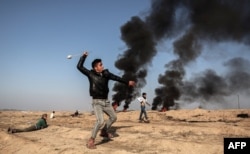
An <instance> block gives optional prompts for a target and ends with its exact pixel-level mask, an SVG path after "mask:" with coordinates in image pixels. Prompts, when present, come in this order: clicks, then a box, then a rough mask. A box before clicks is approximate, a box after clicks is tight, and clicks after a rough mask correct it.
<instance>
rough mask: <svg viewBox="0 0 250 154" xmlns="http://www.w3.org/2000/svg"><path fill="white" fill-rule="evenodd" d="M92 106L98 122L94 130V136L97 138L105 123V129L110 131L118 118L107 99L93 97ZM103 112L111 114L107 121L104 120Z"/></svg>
mask: <svg viewBox="0 0 250 154" xmlns="http://www.w3.org/2000/svg"><path fill="white" fill-rule="evenodd" d="M92 107H93V109H94V113H95V116H96V123H95V125H94V128H93V130H92V135H91V137H92V138H96V135H97V132H98V131H99V129H100V128H101V127H102V126H103V125H104V127H103V129H104V130H106V131H108V130H109V128H110V127H111V125H112V124H113V123H114V122H115V121H116V120H117V116H116V113H115V111H114V109H113V107H112V106H111V104H110V101H109V100H107V99H93V101H92ZM103 113H105V114H107V115H108V116H109V119H108V120H107V122H106V123H105V122H104V116H103Z"/></svg>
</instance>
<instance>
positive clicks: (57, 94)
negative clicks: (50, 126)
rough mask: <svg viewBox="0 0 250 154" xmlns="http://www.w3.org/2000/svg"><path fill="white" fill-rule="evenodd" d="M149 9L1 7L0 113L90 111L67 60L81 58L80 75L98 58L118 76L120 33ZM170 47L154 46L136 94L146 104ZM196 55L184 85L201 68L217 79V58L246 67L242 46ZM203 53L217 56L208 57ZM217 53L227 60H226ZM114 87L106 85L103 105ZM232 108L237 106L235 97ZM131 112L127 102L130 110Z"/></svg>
mask: <svg viewBox="0 0 250 154" xmlns="http://www.w3.org/2000/svg"><path fill="white" fill-rule="evenodd" d="M150 3H151V1H150V0H138V1H136V0H126V1H124V0H107V1H101V0H71V1H70V0H22V1H20V0H1V1H0V23H1V24H0V53H1V56H0V70H1V76H0V109H21V110H76V109H78V110H91V105H90V104H91V98H90V96H89V93H88V88H89V82H88V80H87V78H86V77H85V76H83V75H82V74H81V73H80V72H79V71H78V70H77V69H76V65H77V62H78V60H79V57H73V58H72V59H70V60H69V59H67V58H66V57H67V55H68V54H73V55H74V54H79V53H82V52H83V51H84V50H88V51H89V52H90V53H89V56H88V58H87V60H86V63H85V66H86V67H88V68H90V67H91V66H90V63H91V62H92V60H93V59H94V58H102V59H103V63H104V67H105V68H108V69H109V70H110V72H113V73H114V74H117V75H122V73H121V72H120V71H119V70H118V69H117V68H116V67H115V66H114V62H115V61H116V59H117V57H118V55H119V54H122V53H123V51H124V50H126V49H127V47H126V45H125V43H124V42H123V41H122V40H121V38H120V37H121V32H120V28H121V26H122V25H123V24H125V23H126V22H127V21H128V20H130V18H131V17H132V16H140V17H143V16H144V15H145V14H146V13H147V11H148V10H149V8H150ZM172 41H173V40H166V41H165V42H162V43H161V44H159V45H158V47H157V48H158V54H157V56H156V57H154V60H153V63H152V64H151V65H150V67H149V73H148V74H149V75H148V77H147V83H148V84H147V85H146V86H145V87H144V89H142V90H141V91H145V92H147V93H148V97H149V100H150V101H151V102H152V99H153V97H154V89H155V88H156V87H157V86H159V85H158V83H157V80H158V76H159V74H161V73H164V71H165V70H164V65H165V64H166V63H167V62H168V61H169V60H171V59H173V58H174V57H175V55H174V54H173V53H172V52H171V51H172V50H173V47H172V46H171V44H172ZM203 50H204V52H202V54H201V56H200V58H199V59H197V60H196V61H195V62H193V63H190V64H189V65H188V67H187V68H186V69H187V76H186V77H185V78H189V77H191V76H192V74H194V73H197V72H201V71H203V70H205V69H207V68H216V70H218V72H222V71H223V69H224V68H223V65H222V63H223V60H222V61H218V60H217V57H218V56H223V59H224V61H226V60H228V59H230V58H232V57H234V56H235V55H234V53H237V54H238V55H241V56H242V57H245V58H248V59H250V58H249V57H250V54H249V52H248V51H249V46H246V45H243V44H240V43H235V42H231V43H228V42H222V43H219V44H212V46H211V44H208V45H205V47H204V49H203ZM210 50H213V51H216V52H213V53H216V54H210V52H209V51H210ZM223 50H227V51H230V50H233V51H234V52H233V53H232V54H225V53H224V52H223ZM163 51H169V52H163ZM113 84H114V82H112V81H111V82H110V97H109V98H110V99H111V95H112V85H113ZM231 101H232V104H234V103H236V102H237V96H235V97H232V99H231ZM241 101H242V107H244V108H249V107H250V105H249V101H248V100H247V98H244V100H241ZM122 106H123V105H121V108H122ZM138 106H139V105H138V104H136V102H132V104H131V106H130V109H138ZM231 107H234V105H232V106H231Z"/></svg>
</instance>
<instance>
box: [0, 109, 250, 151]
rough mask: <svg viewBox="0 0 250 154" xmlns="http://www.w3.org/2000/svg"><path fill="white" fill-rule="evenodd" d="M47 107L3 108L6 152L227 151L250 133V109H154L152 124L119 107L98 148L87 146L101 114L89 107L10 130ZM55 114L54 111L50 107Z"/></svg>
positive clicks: (0, 124)
mask: <svg viewBox="0 0 250 154" xmlns="http://www.w3.org/2000/svg"><path fill="white" fill-rule="evenodd" d="M42 113H44V112H41V111H39V112H36V111H1V112H0V116H1V119H0V143H1V144H0V153H6V154H11V153H15V154H34V153H37V154H42V153H43V154H44V153H49V154H58V153H60V154H64V153H65V154H78V153H93V154H103V153H111V154H131V153H143V154H145V153H146V154H156V153H160V154H163V153H168V154H177V153H178V154H187V153H189V154H200V153H202V154H222V153H223V139H224V137H250V119H249V118H241V117H237V115H239V114H245V115H250V110H246V109H241V110H203V109H193V110H171V111H167V112H157V111H148V116H149V118H150V123H139V122H138V116H139V111H127V112H118V113H117V116H118V121H117V122H116V123H115V124H114V125H113V127H112V131H113V133H117V134H118V135H119V136H118V137H115V138H113V139H112V141H109V142H105V143H103V142H102V138H101V137H99V136H98V137H97V138H96V144H97V149H95V150H90V149H87V148H86V146H85V144H86V141H87V140H88V138H89V137H90V132H91V130H92V127H93V124H94V122H95V117H94V115H92V114H91V113H89V112H86V113H82V114H81V115H80V116H79V117H71V116H70V114H72V113H73V112H66V111H56V114H55V116H56V118H54V119H48V121H47V122H48V124H49V127H48V128H46V129H43V130H39V131H34V132H25V133H17V134H8V133H7V131H6V130H7V128H8V127H9V126H12V127H21V128H22V127H26V126H29V125H31V124H33V123H35V122H36V121H37V119H38V118H39V117H40V115H41V114H42ZM47 113H48V114H50V112H47Z"/></svg>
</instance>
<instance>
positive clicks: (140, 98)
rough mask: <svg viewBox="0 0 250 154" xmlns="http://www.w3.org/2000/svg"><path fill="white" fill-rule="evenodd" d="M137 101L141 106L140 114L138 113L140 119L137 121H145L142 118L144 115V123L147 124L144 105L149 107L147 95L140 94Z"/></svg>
mask: <svg viewBox="0 0 250 154" xmlns="http://www.w3.org/2000/svg"><path fill="white" fill-rule="evenodd" d="M137 100H138V101H139V102H140V104H141V113H140V117H139V121H140V122H143V121H145V120H144V119H143V118H142V116H143V115H144V118H145V119H146V121H145V122H149V121H148V116H147V112H146V104H147V105H148V106H150V104H149V103H148V101H147V93H142V96H141V97H139V98H137Z"/></svg>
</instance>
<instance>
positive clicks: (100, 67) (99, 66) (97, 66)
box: [92, 59, 104, 72]
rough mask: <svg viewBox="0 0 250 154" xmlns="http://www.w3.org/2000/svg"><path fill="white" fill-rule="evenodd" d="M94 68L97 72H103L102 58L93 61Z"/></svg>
mask: <svg viewBox="0 0 250 154" xmlns="http://www.w3.org/2000/svg"><path fill="white" fill-rule="evenodd" d="M92 68H93V70H95V71H96V72H102V71H103V69H104V67H103V65H102V60H101V59H95V60H93V62H92Z"/></svg>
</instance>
